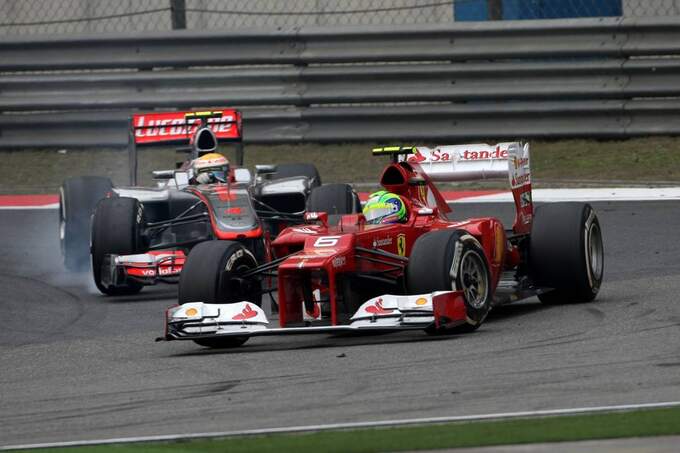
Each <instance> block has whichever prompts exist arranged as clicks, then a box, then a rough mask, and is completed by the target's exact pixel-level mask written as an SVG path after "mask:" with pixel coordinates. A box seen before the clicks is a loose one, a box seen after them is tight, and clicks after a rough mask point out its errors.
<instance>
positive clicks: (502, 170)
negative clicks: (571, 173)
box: [373, 142, 533, 234]
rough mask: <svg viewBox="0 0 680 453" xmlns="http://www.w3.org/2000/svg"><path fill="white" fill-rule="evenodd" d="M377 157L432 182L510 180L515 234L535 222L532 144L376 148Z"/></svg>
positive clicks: (525, 229) (524, 231)
mask: <svg viewBox="0 0 680 453" xmlns="http://www.w3.org/2000/svg"><path fill="white" fill-rule="evenodd" d="M373 153H374V154H376V155H380V154H390V155H392V156H394V157H395V158H396V159H398V160H400V161H405V162H408V163H409V164H410V165H411V166H412V167H414V168H416V169H418V170H419V171H421V172H422V173H424V174H425V175H426V176H427V177H428V178H429V179H431V180H432V181H441V182H462V181H477V180H484V179H505V178H507V179H508V182H509V184H510V189H511V190H512V195H513V199H514V202H515V212H516V215H515V221H514V224H513V231H514V233H516V234H524V233H529V232H530V231H531V223H532V221H533V202H532V199H531V168H530V160H529V144H528V143H523V142H504V143H498V144H496V145H487V144H486V143H475V144H470V145H446V146H436V147H434V148H427V147H424V146H413V147H383V148H375V149H374V150H373Z"/></svg>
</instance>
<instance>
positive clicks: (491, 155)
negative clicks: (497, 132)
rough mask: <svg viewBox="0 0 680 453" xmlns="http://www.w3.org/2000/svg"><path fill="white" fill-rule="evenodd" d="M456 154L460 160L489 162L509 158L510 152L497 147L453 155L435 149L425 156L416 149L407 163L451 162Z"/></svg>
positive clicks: (465, 151)
mask: <svg viewBox="0 0 680 453" xmlns="http://www.w3.org/2000/svg"><path fill="white" fill-rule="evenodd" d="M455 154H458V159H460V160H483V159H484V160H488V159H507V158H508V150H507V149H501V147H500V146H496V149H494V150H491V151H490V150H479V151H474V150H468V149H466V150H464V151H459V152H458V153H451V152H448V151H442V150H441V149H439V148H435V149H433V150H432V151H430V153H429V156H424V155H423V154H421V153H420V151H418V149H417V148H416V149H415V150H414V151H413V155H412V156H410V157H409V158H408V159H407V162H410V163H421V162H425V161H428V160H429V161H430V162H449V161H451V160H453V159H454V157H455Z"/></svg>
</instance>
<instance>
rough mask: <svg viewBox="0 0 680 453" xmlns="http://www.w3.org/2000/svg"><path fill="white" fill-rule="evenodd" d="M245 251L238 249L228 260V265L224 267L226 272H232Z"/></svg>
mask: <svg viewBox="0 0 680 453" xmlns="http://www.w3.org/2000/svg"><path fill="white" fill-rule="evenodd" d="M243 255H244V253H243V249H238V250H237V251H236V252H235V253H234V254H233V255H231V256H230V257H229V259H228V260H227V264H226V265H225V266H224V270H225V271H230V270H231V268H232V267H234V263H236V260H237V259H239V258H241V257H243Z"/></svg>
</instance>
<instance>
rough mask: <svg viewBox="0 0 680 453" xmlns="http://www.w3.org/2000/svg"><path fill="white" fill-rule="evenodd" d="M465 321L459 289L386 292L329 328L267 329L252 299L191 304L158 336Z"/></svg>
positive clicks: (178, 309)
mask: <svg viewBox="0 0 680 453" xmlns="http://www.w3.org/2000/svg"><path fill="white" fill-rule="evenodd" d="M303 308H304V307H303ZM466 322H468V318H467V315H466V307H465V301H464V299H463V293H462V291H437V292H434V293H430V294H419V295H409V296H398V295H391V294H385V295H382V296H379V297H375V298H373V299H370V300H368V301H366V302H365V303H363V304H362V305H361V307H359V309H358V310H357V311H356V313H355V314H354V315H353V316H352V317H351V319H350V323H349V324H346V325H330V326H329V325H318V323H315V322H314V321H309V322H307V325H305V326H295V327H285V326H284V327H271V326H270V322H269V320H268V319H267V316H266V314H265V312H264V310H263V309H262V308H260V307H258V306H257V305H255V304H254V303H252V302H248V301H242V302H235V303H229V304H206V303H203V302H189V303H185V304H182V305H176V306H173V307H170V308H168V309H167V311H166V328H165V335H164V336H163V337H161V338H159V340H196V339H200V338H217V337H227V336H232V337H254V336H264V335H291V334H313V333H317V334H318V333H342V332H360V331H399V330H424V329H431V328H440V327H442V328H443V327H454V326H457V325H460V324H464V323H466Z"/></svg>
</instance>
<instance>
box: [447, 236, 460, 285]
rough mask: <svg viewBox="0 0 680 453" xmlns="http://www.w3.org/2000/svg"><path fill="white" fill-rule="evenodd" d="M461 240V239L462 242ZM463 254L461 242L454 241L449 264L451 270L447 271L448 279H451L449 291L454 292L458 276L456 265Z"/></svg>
mask: <svg viewBox="0 0 680 453" xmlns="http://www.w3.org/2000/svg"><path fill="white" fill-rule="evenodd" d="M462 239H463V238H461V240H462ZM462 253H463V243H462V242H461V241H456V245H455V246H454V251H453V262H452V263H451V269H450V270H449V277H451V289H452V290H454V291H456V290H457V289H458V288H457V283H456V277H457V276H458V265H459V264H460V257H461V255H462Z"/></svg>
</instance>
